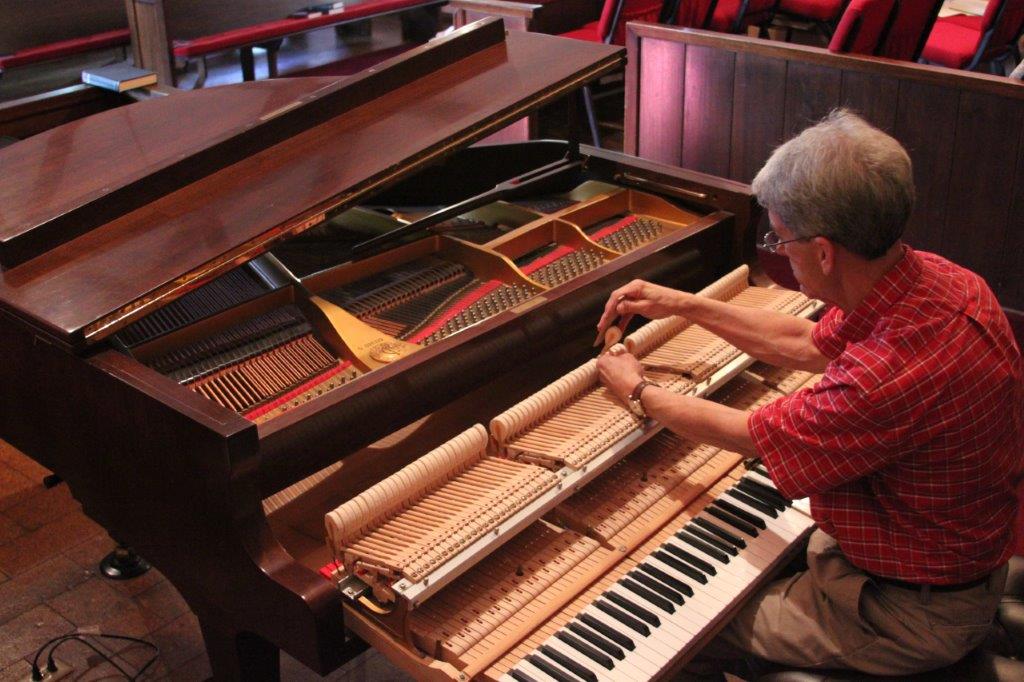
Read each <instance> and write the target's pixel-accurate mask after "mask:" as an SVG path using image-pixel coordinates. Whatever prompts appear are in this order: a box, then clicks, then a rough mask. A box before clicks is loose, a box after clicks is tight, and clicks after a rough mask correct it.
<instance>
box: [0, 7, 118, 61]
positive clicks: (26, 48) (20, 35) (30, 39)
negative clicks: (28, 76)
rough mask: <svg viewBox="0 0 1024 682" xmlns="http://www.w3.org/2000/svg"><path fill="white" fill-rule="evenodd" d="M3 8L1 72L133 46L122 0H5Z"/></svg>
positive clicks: (0, 42)
mask: <svg viewBox="0 0 1024 682" xmlns="http://www.w3.org/2000/svg"><path fill="white" fill-rule="evenodd" d="M2 12H3V21H0V72H2V71H3V70H4V69H8V68H13V67H16V66H24V65H27V64H36V63H39V62H45V61H49V60H52V59H60V58H62V57H67V56H70V55H74V54H80V53H82V52H88V51H91V50H99V49H107V48H114V47H119V46H127V45H128V40H129V35H128V18H127V16H126V14H125V7H124V2H123V0H60V2H55V1H53V0H4V2H3V10H2Z"/></svg>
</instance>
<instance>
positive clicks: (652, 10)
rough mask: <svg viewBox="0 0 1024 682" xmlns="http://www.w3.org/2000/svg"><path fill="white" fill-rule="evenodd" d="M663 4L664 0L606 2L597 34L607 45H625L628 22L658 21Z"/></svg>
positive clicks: (607, 0)
mask: <svg viewBox="0 0 1024 682" xmlns="http://www.w3.org/2000/svg"><path fill="white" fill-rule="evenodd" d="M661 4H662V0H605V3H604V8H602V9H601V18H600V19H599V20H598V22H597V32H598V34H600V36H601V39H602V40H604V42H606V43H609V42H610V43H611V44H613V45H625V44H626V22H627V21H654V22H656V21H658V18H659V15H660V14H661ZM620 5H621V9H620ZM616 10H618V11H617V12H616ZM616 13H617V14H618V16H617V17H616ZM613 24H614V25H613ZM609 36H611V39H610V40H609Z"/></svg>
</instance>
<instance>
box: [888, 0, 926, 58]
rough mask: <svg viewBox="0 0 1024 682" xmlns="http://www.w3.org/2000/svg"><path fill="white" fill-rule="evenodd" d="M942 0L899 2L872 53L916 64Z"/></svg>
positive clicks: (905, 0)
mask: <svg viewBox="0 0 1024 682" xmlns="http://www.w3.org/2000/svg"><path fill="white" fill-rule="evenodd" d="M942 2H943V0H899V2H897V3H896V17H895V18H894V19H893V22H892V26H890V27H889V32H888V33H887V34H886V36H885V38H884V39H883V41H882V47H881V48H880V49H879V50H878V52H876V53H875V54H877V55H878V56H879V57H888V58H890V59H906V60H907V61H911V62H916V61H917V60H918V58H919V57H920V56H921V51H922V50H924V44H925V42H926V41H927V40H928V34H929V33H931V30H932V25H933V24H934V23H935V18H936V17H937V16H939V10H940V9H941V8H942Z"/></svg>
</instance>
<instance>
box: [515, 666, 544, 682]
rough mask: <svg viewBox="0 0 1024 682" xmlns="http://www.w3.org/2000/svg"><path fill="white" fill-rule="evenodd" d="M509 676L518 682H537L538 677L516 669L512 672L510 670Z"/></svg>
mask: <svg viewBox="0 0 1024 682" xmlns="http://www.w3.org/2000/svg"><path fill="white" fill-rule="evenodd" d="M508 674H509V675H510V676H511V677H512V679H513V680H517V682H537V678H536V677H532V676H530V675H527V674H526V673H524V672H523V671H522V670H517V669H516V668H512V669H511V670H509V671H508Z"/></svg>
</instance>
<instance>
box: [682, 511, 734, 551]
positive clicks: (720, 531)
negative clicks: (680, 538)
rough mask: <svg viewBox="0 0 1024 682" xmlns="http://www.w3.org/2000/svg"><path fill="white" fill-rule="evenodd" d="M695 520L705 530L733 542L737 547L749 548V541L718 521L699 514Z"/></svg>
mask: <svg viewBox="0 0 1024 682" xmlns="http://www.w3.org/2000/svg"><path fill="white" fill-rule="evenodd" d="M693 522H694V523H695V524H697V525H698V526H700V527H701V528H703V529H704V530H706V531H707V532H709V533H714V534H715V535H717V536H718V537H720V538H722V539H723V540H725V541H726V542H728V543H731V544H733V545H735V546H736V547H739V548H740V549H746V548H747V543H746V541H745V540H743V538H741V537H739V536H738V535H733V534H732V533H730V532H729V531H727V530H726V529H724V528H722V527H721V526H719V525H718V524H717V523H714V522H713V521H710V520H708V519H705V518H704V517H702V516H698V517H697V518H695V519H694V520H693Z"/></svg>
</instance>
